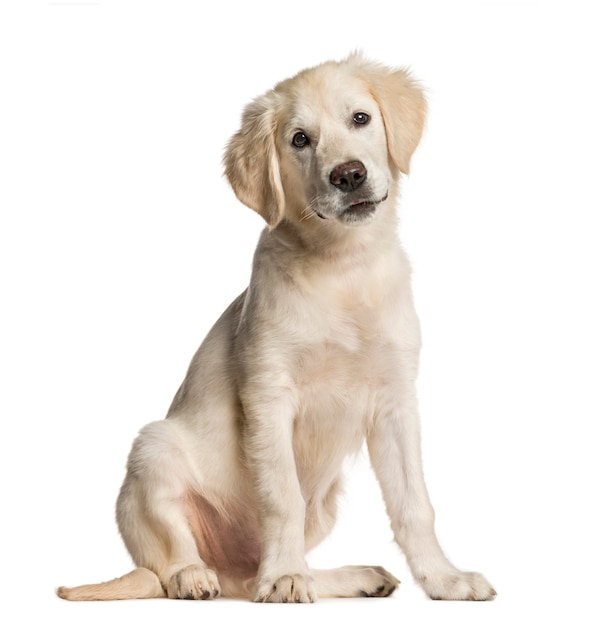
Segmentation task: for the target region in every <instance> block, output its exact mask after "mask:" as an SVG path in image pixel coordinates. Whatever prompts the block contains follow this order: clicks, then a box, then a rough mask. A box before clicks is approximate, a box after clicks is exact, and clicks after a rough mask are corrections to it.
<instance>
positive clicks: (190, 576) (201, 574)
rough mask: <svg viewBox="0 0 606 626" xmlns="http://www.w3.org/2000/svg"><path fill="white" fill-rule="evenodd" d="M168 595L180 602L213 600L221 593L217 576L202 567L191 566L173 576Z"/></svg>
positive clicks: (168, 587)
mask: <svg viewBox="0 0 606 626" xmlns="http://www.w3.org/2000/svg"><path fill="white" fill-rule="evenodd" d="M166 592H167V595H168V597H169V598H175V599H180V600H212V599H214V598H216V597H217V596H218V595H219V594H220V593H221V587H220V586H219V581H218V579H217V574H216V573H215V572H214V571H213V570H211V569H207V568H205V567H202V566H200V565H189V566H188V567H184V568H183V569H182V570H179V571H178V572H176V573H175V574H173V575H172V576H171V578H170V580H169V581H168V585H167V589H166Z"/></svg>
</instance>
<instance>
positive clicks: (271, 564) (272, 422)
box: [242, 390, 316, 602]
mask: <svg viewBox="0 0 606 626" xmlns="http://www.w3.org/2000/svg"><path fill="white" fill-rule="evenodd" d="M272 395H273V397H272V398H271V399H268V398H264V399H261V398H260V397H259V393H258V392H257V393H255V398H254V400H253V401H249V402H248V403H243V408H244V415H245V418H244V420H245V422H244V429H243V433H242V436H243V449H244V453H245V457H246V462H247V465H248V468H249V470H250V472H251V475H252V478H253V482H254V489H255V497H256V503H257V510H258V515H259V526H260V533H261V547H262V553H261V564H260V567H259V573H258V576H257V581H256V591H255V594H254V600H255V601H256V602H313V601H314V600H315V599H316V592H315V589H314V584H313V580H312V579H311V577H310V575H309V570H308V567H307V564H306V562H305V538H304V529H305V502H304V500H303V497H302V495H301V488H300V484H299V480H298V477H297V468H296V463H295V457H294V451H293V423H294V418H295V408H294V401H293V399H292V397H290V394H289V393H288V391H285V390H281V392H279V393H275V394H272Z"/></svg>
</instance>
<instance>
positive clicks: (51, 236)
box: [0, 0, 606, 625]
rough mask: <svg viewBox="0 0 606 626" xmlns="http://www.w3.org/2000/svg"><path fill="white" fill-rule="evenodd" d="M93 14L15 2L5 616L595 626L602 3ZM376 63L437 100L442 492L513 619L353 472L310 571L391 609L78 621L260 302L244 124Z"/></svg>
mask: <svg viewBox="0 0 606 626" xmlns="http://www.w3.org/2000/svg"><path fill="white" fill-rule="evenodd" d="M91 4H92V5H91V6H88V5H87V3H84V4H76V5H69V4H62V3H53V2H31V3H27V2H6V1H5V2H3V3H2V5H1V8H0V90H1V97H0V202H1V206H0V209H1V222H0V262H1V265H0V272H1V274H0V279H1V298H2V302H1V308H0V315H1V326H0V368H1V378H0V385H1V387H0V394H1V406H0V416H1V419H2V424H3V428H2V436H1V437H0V463H1V464H2V466H1V474H0V480H1V481H2V485H1V492H0V493H1V496H0V497H1V516H0V524H1V542H2V561H1V567H0V571H1V577H2V579H1V581H0V582H1V586H0V589H1V590H2V591H1V593H2V601H1V603H0V607H1V608H0V619H2V621H3V622H4V623H10V624H31V623H36V620H37V621H38V622H40V621H44V622H48V623H55V622H56V623H62V624H107V623H116V624H126V623H127V622H130V621H131V620H136V623H139V624H160V623H162V624H164V623H168V622H169V620H170V623H173V624H178V623H196V624H198V623H204V624H214V623H231V621H232V620H235V619H240V620H246V621H249V620H251V619H254V620H261V621H262V622H265V623H268V624H278V623H283V622H284V621H287V622H289V623H296V624H303V623H308V622H312V623H315V624H332V623H335V621H337V623H343V624H364V623H367V622H368V621H371V622H372V623H374V624H378V623H385V624H397V623H407V624H415V625H416V624H446V623H448V624H512V623H513V624H537V623H550V622H551V621H553V620H554V619H555V618H556V617H559V618H562V621H567V622H568V623H576V624H583V625H587V624H598V623H601V624H603V623H604V608H603V607H604V602H603V593H604V582H605V580H604V569H603V561H604V557H605V543H604V527H605V522H606V519H605V515H604V512H603V504H604V477H605V475H606V472H605V463H604V434H603V430H602V427H603V422H604V418H605V417H606V400H605V395H606V394H605V391H606V390H605V382H606V378H605V374H606V366H605V354H606V333H605V330H604V320H606V304H605V294H604V292H605V289H604V287H605V284H606V281H605V277H604V275H605V271H606V253H605V248H606V246H605V244H604V239H605V234H606V231H605V228H604V222H603V214H604V211H605V209H606V192H605V187H606V181H605V173H606V159H605V150H606V125H605V122H604V111H606V97H605V95H604V94H605V88H604V87H605V85H604V82H605V81H604V59H606V45H605V43H604V41H605V37H604V19H603V18H602V17H601V15H600V12H599V11H598V7H599V5H600V3H599V2H595V3H589V2H583V1H579V0H574V1H571V2H558V1H540V0H537V1H535V2H531V1H528V2H524V1H522V0H520V1H518V2H514V1H508V0H502V1H500V2H479V1H476V2H472V1H469V0H458V1H456V2H446V1H445V2H431V1H424V2H421V1H418V2H407V1H404V0H363V1H359V0H349V1H345V0H340V1H338V2H329V1H328V0H324V1H322V2H317V1H316V0H307V1H301V2H288V1H285V0H280V1H277V2H269V1H267V2H263V1H262V0H256V1H246V2H234V1H230V0H223V1H219V0H216V1H215V0H211V1H210V2H168V1H164V2H153V1H147V2H131V1H129V0H125V1H122V2H118V1H110V0H99V2H97V3H91ZM355 48H360V49H362V50H364V51H365V52H366V53H367V54H368V56H370V57H371V58H374V59H377V60H379V61H382V62H384V63H387V64H390V65H410V66H411V68H412V70H413V72H414V73H415V75H416V76H417V77H418V78H420V79H421V80H422V82H423V83H424V85H425V86H426V88H427V91H428V98H429V102H430V114H429V121H428V126H427V132H426V134H425V137H424V139H423V142H422V144H421V146H420V148H419V150H418V151H417V154H416V155H415V157H414V159H413V168H412V172H411V175H410V177H409V178H408V180H407V181H406V182H405V185H404V193H403V194H402V202H401V205H402V206H401V216H402V217H401V235H402V240H403V241H404V244H405V247H406V248H407V250H408V252H409V254H410V256H411V259H412V262H413V265H414V268H415V278H414V285H415V291H416V297H417V306H418V309H419V313H420V316H421V320H422V324H423V333H424V351H423V357H422V373H421V377H420V380H419V393H420V398H421V408H422V413H423V420H424V422H423V424H424V431H423V432H424V441H423V443H424V456H425V466H426V477H427V482H428V485H429V489H430V493H431V495H432V501H433V504H434V507H435V509H436V512H437V531H438V535H439V537H440V539H441V541H442V543H443V545H444V547H445V550H446V552H447V554H448V555H449V556H450V557H451V559H452V560H453V561H454V562H455V563H456V564H457V565H459V566H460V567H462V568H470V569H477V570H480V571H482V572H483V573H485V574H486V576H487V577H488V578H489V580H490V581H491V582H492V583H493V584H494V586H495V587H496V589H497V590H498V592H499V596H498V598H497V599H496V601H495V602H493V603H485V604H473V603H459V604H456V603H437V602H431V601H429V600H426V599H425V597H424V595H423V594H422V592H421V591H420V590H419V589H418V588H417V587H416V586H415V585H414V584H413V583H412V581H411V579H410V575H409V573H408V569H407V566H406V564H405V561H404V559H403V557H401V556H400V554H399V553H398V551H397V549H396V548H395V546H394V545H393V544H392V543H391V535H390V531H389V527H388V523H387V520H386V518H385V514H384V512H383V506H382V503H381V500H380V496H379V494H378V489H377V486H376V484H375V482H374V479H373V477H372V475H371V474H370V471H369V470H368V468H367V465H366V461H365V458H364V456H362V457H361V458H360V459H359V460H358V462H357V464H355V465H354V466H353V467H352V469H351V472H350V478H351V480H350V484H349V486H348V491H347V495H346V497H345V498H344V499H343V503H342V514H341V518H340V523H339V525H338V527H337V529H336V531H335V533H334V535H333V536H332V538H331V539H330V540H329V541H327V542H326V544H324V545H323V546H322V547H320V548H319V549H317V550H316V552H315V553H313V554H312V555H311V556H310V561H311V564H312V565H315V566H324V565H330V566H336V565H341V564H346V563H365V562H366V563H369V564H375V563H377V564H382V565H384V566H387V567H388V568H390V569H391V570H392V571H393V572H394V573H395V574H396V575H397V576H398V577H399V578H400V579H401V580H402V584H401V586H400V588H399V590H398V591H397V592H396V593H395V594H394V596H392V597H391V598H389V599H386V600H334V601H333V600H323V601H321V602H319V603H318V604H316V605H314V606H313V607H303V606H294V607H293V606H278V607H272V606H257V605H253V604H250V603H247V602H237V601H228V600H221V601H216V602H214V603H196V602H171V601H168V600H150V601H133V602H115V603H106V604H102V603H84V604H71V603H67V602H64V601H61V600H59V599H58V598H56V597H55V596H54V588H55V587H56V586H58V585H60V584H67V585H71V584H79V583H83V582H97V581H101V580H106V579H108V578H113V577H114V576H117V575H120V574H123V573H125V572H127V571H129V569H130V567H131V562H130V559H129V557H128V555H127V554H126V552H125V550H124V548H123V547H122V544H121V541H120V538H119V537H118V534H117V531H116V529H115V524H114V520H113V509H114V501H115V497H116V494H117V491H118V489H119V486H120V483H121V480H122V476H123V471H124V463H125V459H126V455H127V453H128V450H129V447H130V444H131V441H132V439H133V438H134V436H135V434H136V433H137V431H138V429H139V428H140V427H141V426H142V425H144V424H145V423H147V422H149V421H152V420H155V419H161V418H162V417H164V414H165V411H166V409H167V407H168V404H169V403H170V401H171V399H172V395H173V393H174V392H175V390H176V388H177V387H178V385H179V383H180V381H181V378H182V376H183V374H184V372H185V368H186V367H187V364H188V362H189V359H190V357H191V356H192V354H193V352H194V350H195V349H196V347H197V345H198V344H199V342H200V340H201V339H202V337H203V336H204V335H205V333H206V332H207V331H208V329H209V327H210V325H211V324H212V322H213V321H214V320H215V319H216V317H217V316H218V315H219V313H220V312H221V311H222V310H223V309H224V308H225V306H226V305H227V304H228V303H229V302H230V301H231V300H232V299H233V298H234V297H235V296H236V295H237V294H238V293H239V292H240V291H241V290H242V289H243V288H244V287H245V286H246V283H247V280H248V276H249V271H250V259H251V255H252V252H253V249H254V246H255V242H256V239H257V236H258V233H259V232H260V230H261V228H262V226H263V224H262V222H261V219H260V218H259V217H258V216H256V215H255V214H254V213H252V212H251V211H250V210H249V209H247V208H245V207H243V206H241V205H240V204H239V203H238V202H237V201H236V199H235V197H234V196H233V194H232V192H231V190H230V189H229V188H228V185H227V183H226V182H225V180H224V179H223V178H222V171H221V156H222V151H223V148H224V145H225V143H226V142H227V140H228V139H229V137H230V135H231V134H232V133H233V132H234V131H235V130H236V129H237V127H238V123H239V116H240V112H241V110H242V107H243V106H244V104H246V102H248V101H249V100H250V99H251V98H252V97H254V96H256V95H258V94H259V93H261V92H263V91H265V90H266V89H268V88H270V87H271V86H272V85H273V84H274V83H275V82H276V81H278V80H280V79H282V78H285V77H286V76H289V75H291V74H293V73H295V72H296V71H298V70H299V69H302V68H303V67H306V66H309V65H312V64H315V63H318V62H321V61H323V60H326V59H329V58H341V57H343V56H346V55H347V54H348V53H349V52H350V51H351V50H353V49H355ZM2 614H6V615H7V616H8V615H10V617H9V618H8V620H5V619H4V618H2V617H1V615H2Z"/></svg>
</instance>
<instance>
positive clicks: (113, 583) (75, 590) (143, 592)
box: [57, 567, 166, 600]
mask: <svg viewBox="0 0 606 626" xmlns="http://www.w3.org/2000/svg"><path fill="white" fill-rule="evenodd" d="M57 595H58V596H59V597H60V598H63V599H64V600H136V599H143V598H165V597H166V592H165V591H164V589H163V588H162V585H161V584H160V579H159V578H158V577H157V576H156V575H155V574H154V573H153V572H152V571H151V570H149V569H146V568H145V567H138V568H137V569H135V570H133V571H132V572H130V573H128V574H125V575H124V576H120V578H114V580H109V581H107V582H106V583H99V584H97V585H80V586H79V587H59V589H57Z"/></svg>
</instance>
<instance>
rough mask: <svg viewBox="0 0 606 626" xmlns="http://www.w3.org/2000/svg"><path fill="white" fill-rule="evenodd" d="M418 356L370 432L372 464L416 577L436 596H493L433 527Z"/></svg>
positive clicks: (409, 358)
mask: <svg viewBox="0 0 606 626" xmlns="http://www.w3.org/2000/svg"><path fill="white" fill-rule="evenodd" d="M417 360H418V355H417V353H416V352H413V351H411V352H410V353H407V354H406V353H405V354H404V358H403V363H402V364H401V365H402V367H401V368H399V371H402V372H403V373H404V376H403V379H401V380H400V386H399V388H398V390H397V391H396V392H394V394H393V395H392V396H390V397H388V398H385V402H384V403H383V407H382V410H381V411H380V412H379V414H378V415H377V418H376V420H375V422H374V424H373V427H372V429H371V431H370V432H369V433H368V450H369V454H370V459H371V463H372V465H373V467H374V470H375V472H376V474H377V478H378V479H379V483H380V485H381V490H382V492H383V498H384V500H385V504H386V508H387V512H388V514H389V517H390V520H391V527H392V530H393V532H394V536H395V540H396V542H397V543H398V545H399V546H400V548H401V549H402V551H403V552H404V554H405V555H406V558H407V561H408V564H409V566H410V569H411V571H412V574H413V576H414V578H415V579H416V580H417V582H418V583H419V584H420V585H421V586H422V587H423V589H424V590H425V592H426V593H427V595H429V596H430V597H431V598H433V599H435V600H491V599H492V598H493V597H494V596H495V595H496V592H495V591H494V589H493V588H492V587H491V585H490V584H489V583H488V581H487V580H486V579H485V578H484V577H483V576H482V575H481V574H477V573H475V572H461V571H460V570H458V569H456V568H455V567H454V566H453V565H452V564H451V563H450V562H449V561H448V559H447V558H446V557H445V556H444V553H443V551H442V548H441V547H440V545H439V543H438V540H437V538H436V534H435V531H434V511H433V508H432V506H431V503H430V500H429V495H428V493H427V488H426V486H425V479H424V477H423V469H422V463H421V437H420V426H419V415H418V410H417V400H416V391H415V381H414V379H415V376H416V371H417Z"/></svg>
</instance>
